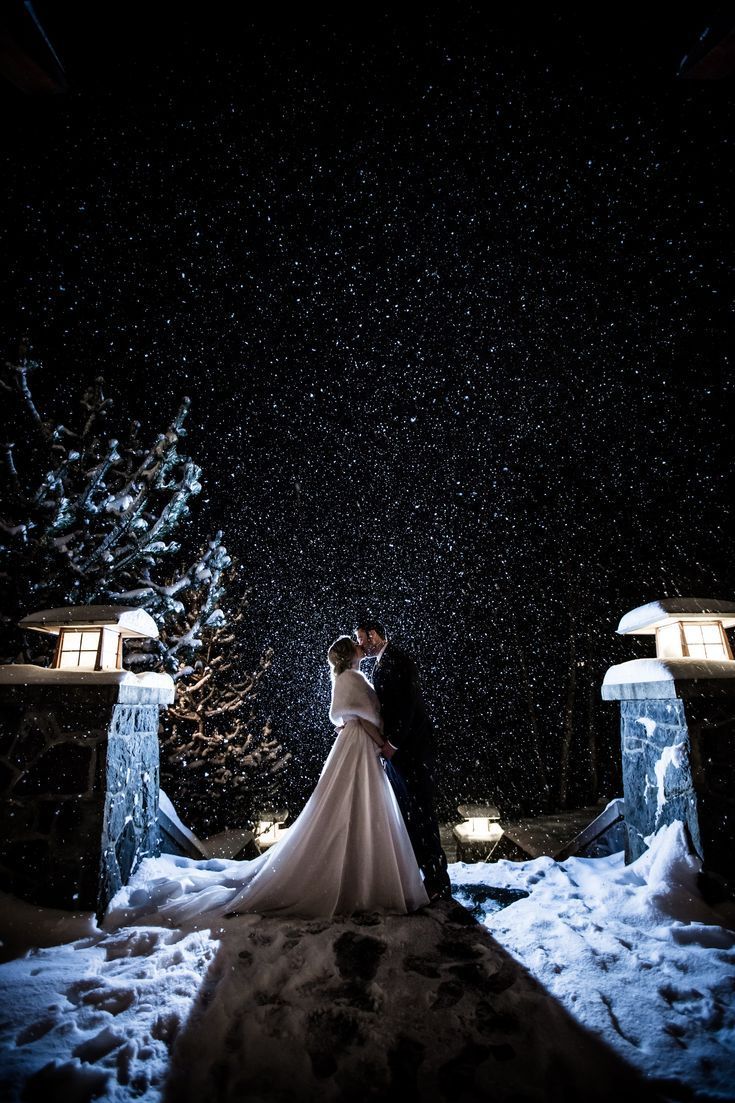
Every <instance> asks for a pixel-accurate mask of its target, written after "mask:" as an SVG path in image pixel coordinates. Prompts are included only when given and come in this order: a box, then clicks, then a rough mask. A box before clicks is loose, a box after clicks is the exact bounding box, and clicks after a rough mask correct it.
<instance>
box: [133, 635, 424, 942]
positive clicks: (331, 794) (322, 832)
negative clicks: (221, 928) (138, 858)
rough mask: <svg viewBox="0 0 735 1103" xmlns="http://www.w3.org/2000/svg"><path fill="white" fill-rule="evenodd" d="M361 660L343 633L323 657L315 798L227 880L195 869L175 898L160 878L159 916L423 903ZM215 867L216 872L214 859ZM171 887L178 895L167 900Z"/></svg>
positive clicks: (310, 912)
mask: <svg viewBox="0 0 735 1103" xmlns="http://www.w3.org/2000/svg"><path fill="white" fill-rule="evenodd" d="M363 657H364V652H363V650H362V648H361V647H360V646H359V644H356V643H354V641H353V640H352V639H351V638H350V637H349V636H340V637H339V639H338V640H336V641H335V642H334V643H333V644H332V646H331V647H330V648H329V651H328V652H327V659H328V661H329V666H330V669H331V675H332V701H331V706H330V709H329V719H330V720H331V722H332V723H333V724H334V725H335V727H336V728H337V738H336V739H335V741H334V744H333V745H332V749H331V751H330V752H329V755H328V756H327V760H326V762H325V763H324V766H323V768H322V772H321V775H320V777H319V780H318V782H317V785H316V788H315V789H314V792H313V793H312V795H311V797H310V798H309V800H308V801H307V803H306V805H305V806H304V809H303V811H302V812H301V814H300V815H299V817H298V818H297V819H296V821H295V822H294V824H293V825H292V826H291V828H290V829H289V830H288V832H287V833H286V835H284V837H283V838H282V839H281V840H280V841H279V842H277V843H276V844H275V845H274V846H272V847H271V848H270V849H269V850H267V851H265V853H263V854H261V855H260V856H259V857H258V858H255V859H254V860H253V861H250V862H237V863H234V862H233V863H227V871H226V872H227V876H226V878H224V879H222V878H221V873H220V874H219V875H217V874H215V876H216V881H218V882H219V883H216V882H215V878H211V874H210V873H209V870H211V864H210V863H196V864H197V867H198V870H199V871H200V872H199V873H198V875H197V874H195V875H194V881H195V882H198V883H197V884H196V889H195V891H194V892H187V893H186V894H185V896H184V897H183V898H182V897H181V895H179V894H181V892H182V887H181V884H180V883H179V884H178V885H176V886H175V887H174V886H173V885H172V884H171V882H170V881H167V879H164V880H165V881H167V884H164V883H161V882H159V883H158V886H157V890H156V893H155V895H156V897H157V899H155V901H154V900H153V899H151V898H150V897H149V898H148V902H149V904H150V903H155V904H156V911H157V914H158V915H159V916H164V917H165V918H166V919H168V920H169V921H173V922H180V921H182V920H189V919H192V918H194V917H198V916H201V915H202V914H203V913H204V912H207V911H210V912H211V911H213V910H216V911H217V912H219V913H220V914H222V912H224V913H225V914H226V915H228V916H230V915H232V914H233V913H235V914H241V913H243V912H257V913H259V914H261V915H298V916H304V917H314V916H325V917H330V916H333V915H351V914H353V913H354V912H359V911H383V912H393V913H398V914H403V915H405V914H406V913H407V912H411V911H415V910H416V909H417V908H420V907H422V906H423V905H424V904H428V902H429V898H428V896H427V893H426V890H425V889H424V885H423V881H422V878H421V873H420V871H419V868H418V865H417V864H416V859H415V857H414V853H413V848H412V846H411V842H410V840H409V837H408V832H407V831H406V827H405V824H404V822H403V818H402V816H401V812H400V810H399V808H398V804H397V803H396V798H395V796H394V794H393V789H392V788H391V785H390V782H389V781H388V778H387V776H386V774H385V772H384V770H383V768H382V766H381V764H380V749H381V747H383V746H384V741H383V736H382V730H383V721H382V718H381V716H380V704H379V702H378V698H377V696H376V694H375V691H374V690H373V688H372V686H371V685H370V683H369V682H368V681H367V679H366V678H365V677H364V675H363V674H361V673H360V670H359V664H360V659H361V658H363ZM192 864H194V863H192ZM213 864H215V863H212V865H213ZM216 865H217V868H218V869H219V870H221V869H222V864H221V863H219V862H218V863H216ZM202 867H203V868H202ZM233 867H234V868H233ZM212 872H215V871H214V870H212ZM192 873H194V871H193V870H192ZM210 878H211V879H210ZM223 880H224V884H223ZM213 882H215V883H213ZM191 887H192V888H193V887H194V885H192V886H191ZM172 889H173V890H174V891H175V892H176V895H177V896H178V898H177V899H172V898H171V895H170V892H171V890H172ZM233 889H234V892H233ZM225 902H226V906H223V905H225ZM131 903H132V900H131Z"/></svg>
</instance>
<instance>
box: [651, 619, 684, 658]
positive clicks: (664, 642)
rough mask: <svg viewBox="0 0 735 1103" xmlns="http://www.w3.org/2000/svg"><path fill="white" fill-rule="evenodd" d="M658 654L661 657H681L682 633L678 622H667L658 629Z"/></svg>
mask: <svg viewBox="0 0 735 1103" xmlns="http://www.w3.org/2000/svg"><path fill="white" fill-rule="evenodd" d="M656 654H657V655H658V657H659V658H660V659H679V658H681V656H682V650H681V633H680V631H679V625H678V624H666V625H664V626H663V628H659V629H657V631H656Z"/></svg>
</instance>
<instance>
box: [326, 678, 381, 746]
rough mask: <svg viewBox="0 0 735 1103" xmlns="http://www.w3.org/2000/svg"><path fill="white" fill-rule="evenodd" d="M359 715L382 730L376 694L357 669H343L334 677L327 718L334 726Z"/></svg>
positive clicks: (339, 725) (338, 725)
mask: <svg viewBox="0 0 735 1103" xmlns="http://www.w3.org/2000/svg"><path fill="white" fill-rule="evenodd" d="M356 717H359V718H360V719H361V720H369V721H370V723H371V724H375V726H376V728H379V729H380V730H381V731H382V730H383V720H382V718H381V715H380V702H379V701H378V695H377V694H376V692H375V690H374V689H373V687H372V686H371V685H370V683H369V682H368V680H367V678H366V677H365V676H364V675H363V674H361V673H360V671H359V670H344V671H343V672H342V673H341V674H338V675H337V677H336V678H335V679H334V683H333V685H332V704H331V706H330V709H329V719H330V720H331V722H332V723H333V724H334V726H335V727H341V726H342V725H343V724H346V723H347V721H348V720H353V719H355V718H356Z"/></svg>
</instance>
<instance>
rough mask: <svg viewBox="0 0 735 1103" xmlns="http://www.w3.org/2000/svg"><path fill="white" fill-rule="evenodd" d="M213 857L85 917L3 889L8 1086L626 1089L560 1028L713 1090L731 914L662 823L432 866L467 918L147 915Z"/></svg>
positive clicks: (727, 1014) (191, 885)
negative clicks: (638, 831)
mask: <svg viewBox="0 0 735 1103" xmlns="http://www.w3.org/2000/svg"><path fill="white" fill-rule="evenodd" d="M232 867H233V863H231V862H230V861H228V860H224V859H213V860H210V861H208V862H192V861H190V860H188V859H185V858H173V857H168V856H164V857H163V858H160V859H152V860H150V861H147V862H145V863H143V865H142V866H141V868H140V869H139V870H138V872H137V873H136V875H135V877H134V878H133V881H132V882H131V884H130V885H129V886H128V887H127V888H126V889H124V890H123V891H122V892H121V893H120V894H118V897H117V898H116V899H115V901H114V902H113V903H114V907H112V908H111V910H110V913H109V914H108V917H107V919H106V921H105V924H104V927H105V929H104V930H101V929H99V928H98V927H97V926H96V925H95V923H94V921H93V919H92V917H91V916H89V915H80V916H69V914H68V913H62V912H53V911H51V910H50V909H37V908H34V907H32V906H31V905H27V904H24V903H21V902H20V901H17V900H14V899H13V898H12V897H8V896H5V897H3V898H2V900H1V901H0V903H1V905H2V917H3V918H2V933H3V942H4V945H5V956H6V958H12V959H11V960H6V961H5V963H4V964H3V965H2V966H0V1047H1V1049H0V1068H1V1069H2V1072H1V1073H0V1086H1V1087H2V1088H3V1089H4V1091H5V1093H6V1094H7V1096H8V1098H10V1099H21V1097H22V1098H26V1099H34V1098H40V1097H41V1096H42V1095H43V1096H47V1095H54V1094H57V1093H59V1094H60V1095H62V1096H63V1097H64V1098H65V1099H68V1100H70V1103H75V1101H80V1103H81V1101H82V1100H91V1099H94V1098H100V1099H110V1100H116V1101H117V1100H132V1099H141V1098H145V1099H147V1100H151V1101H153V1100H156V1099H159V1098H161V1096H162V1093H163V1092H164V1084H165V1082H166V1078H167V1077H169V1082H168V1087H167V1089H166V1093H167V1096H168V1098H171V1099H177V1100H178V1099H179V1098H180V1099H182V1100H183V1099H189V1098H191V1099H192V1100H193V1099H194V1098H197V1099H202V1098H208V1099H213V1100H214V1099H222V1100H225V1099H228V1100H229V1099H233V1100H235V1099H245V1098H248V1099H259V1100H263V1101H266V1100H267V1101H270V1100H276V1099H280V1098H283V1099H286V1098H289V1097H290V1098H293V1099H301V1098H304V1099H306V1098H314V1099H317V1098H318V1099H338V1098H341V1096H342V1095H343V1094H351V1095H352V1096H353V1097H354V1098H366V1097H367V1096H368V1095H369V1093H370V1090H372V1088H374V1089H375V1092H376V1094H377V1093H379V1092H380V1091H385V1090H387V1089H388V1088H392V1090H394V1091H395V1092H396V1093H397V1095H398V1096H401V1095H402V1096H403V1097H405V1098H411V1097H412V1095H411V1093H412V1092H413V1093H414V1095H413V1097H414V1098H416V1094H415V1093H416V1092H418V1093H419V1095H418V1097H419V1098H422V1099H423V1098H427V1099H429V1098H432V1099H433V1098H436V1099H445V1098H456V1099H462V1100H464V1099H467V1100H468V1101H469V1100H470V1099H475V1098H481V1097H483V1096H485V1097H487V1095H488V1092H492V1097H493V1099H495V1100H503V1099H511V1098H516V1099H521V1098H527V1099H529V1100H530V1099H539V1100H543V1099H546V1098H561V1097H562V1096H563V1097H564V1098H566V1099H569V1100H571V1099H580V1100H581V1099H589V1100H596V1099H608V1098H610V1099H613V1098H616V1097H617V1098H619V1095H620V1094H621V1092H626V1093H627V1094H630V1092H631V1091H633V1090H635V1089H634V1087H631V1084H629V1083H628V1082H627V1081H626V1076H627V1072H626V1070H625V1069H624V1068H623V1067H622V1065H620V1064H616V1063H615V1060H614V1058H612V1057H610V1058H609V1059H608V1058H607V1057H606V1055H605V1052H604V1051H603V1050H602V1049H601V1047H597V1048H596V1043H595V1041H594V1039H593V1038H591V1037H590V1036H588V1035H587V1034H586V1033H585V1032H584V1031H581V1030H580V1029H579V1027H578V1025H577V1024H582V1025H583V1026H586V1027H587V1028H589V1030H591V1031H592V1032H593V1033H594V1034H596V1035H598V1036H599V1037H600V1038H601V1039H603V1040H604V1042H606V1043H607V1044H608V1045H609V1046H611V1047H613V1049H614V1050H616V1051H617V1052H618V1053H619V1054H620V1055H621V1056H622V1057H623V1058H624V1059H625V1061H626V1062H628V1064H629V1065H631V1066H635V1067H636V1068H637V1069H639V1070H640V1072H641V1073H642V1074H643V1075H644V1076H645V1077H646V1078H647V1080H648V1081H649V1084H650V1083H651V1082H653V1084H655V1085H656V1086H657V1087H658V1088H659V1089H660V1088H662V1087H663V1089H664V1094H665V1096H666V1097H667V1098H671V1099H685V1098H701V1099H705V1098H706V1099H733V1098H735V1087H734V1086H735V970H734V969H733V965H735V933H734V932H733V929H732V927H733V926H735V915H733V912H732V910H730V911H729V912H728V910H727V909H725V908H723V909H718V911H713V910H711V909H710V908H709V907H707V905H706V904H705V903H704V902H703V901H702V899H701V897H700V896H699V894H698V892H697V887H696V874H697V871H698V866H697V863H696V861H695V860H694V859H693V858H691V857H690V856H689V854H688V851H687V847H686V841H685V837H684V833H683V830H682V828H681V825H680V824H673V825H672V826H670V827H668V828H664V829H662V830H661V831H660V832H659V833H658V835H657V836H656V837H655V839H653V840H652V846H651V849H650V850H649V851H648V852H647V853H646V854H645V855H643V857H642V858H640V859H639V860H638V861H637V862H636V863H635V864H634V865H631V866H628V867H626V866H624V864H623V858H622V855H614V856H612V857H610V858H598V859H569V860H568V861H566V862H563V863H555V862H554V861H552V860H551V859H549V858H540V859H538V860H536V861H531V862H526V863H522V864H516V863H511V862H497V863H486V864H477V865H465V864H456V865H454V866H452V867H451V868H450V872H451V875H452V881H453V884H454V886H455V896H456V898H457V900H459V901H460V902H462V903H464V904H465V906H466V907H467V908H469V909H471V910H472V911H473V914H475V915H476V916H477V917H478V918H479V920H480V924H481V926H480V927H477V926H475V925H473V924H471V923H468V917H467V915H466V913H465V912H464V911H463V910H462V909H459V908H456V907H452V905H443V904H442V905H439V906H438V907H436V906H435V907H434V908H430V909H425V911H424V912H423V913H419V914H417V915H416V916H410V917H407V918H401V917H379V916H375V915H373V916H363V917H353V918H352V919H338V920H335V921H334V922H329V921H326V920H299V919H295V918H289V919H284V918H281V919H275V918H270V919H261V918H259V917H257V916H252V915H246V916H241V917H238V918H235V919H223V918H222V917H221V915H218V913H210V914H209V915H208V916H206V919H207V922H206V923H203V921H202V919H201V918H199V919H198V920H189V921H188V922H187V921H182V920H178V921H177V926H171V921H170V920H169V921H167V920H165V919H164V918H163V916H162V914H161V912H160V911H159V910H158V909H159V908H160V906H161V904H162V903H165V902H168V903H172V902H173V901H174V900H177V901H180V902H181V904H182V905H184V904H191V903H193V902H194V901H195V899H197V898H198V899H201V898H202V897H201V894H202V892H206V893H207V896H208V898H210V899H212V900H217V899H222V898H225V897H226V896H227V883H228V880H229V878H230V877H231V875H232ZM228 871H229V873H228ZM511 892H514V893H515V895H516V896H517V897H519V898H518V899H516V900H515V902H513V903H511V904H509V905H508V906H507V907H504V908H503V909H502V910H500V909H499V901H502V902H505V901H507V899H508V898H509V895H510V893H511ZM521 893H527V894H528V895H527V896H524V897H522V898H520V894H521ZM186 910H187V909H186V908H185V907H184V908H182V912H184V913H185V912H186ZM483 926H484V927H485V928H486V932H485V933H483V930H482V927H483ZM490 935H491V936H492V937H489V936H490ZM494 940H495V941H494ZM498 943H499V946H498V945H497V944H498ZM14 954H15V955H19V956H14V957H12V955H14ZM513 959H515V962H514V961H513ZM516 962H519V963H520V964H521V966H523V967H525V968H521V967H519V966H518V965H516ZM525 970H528V972H529V973H530V974H532V975H533V976H534V977H535V978H537V979H538V980H539V981H540V982H541V984H542V985H543V987H544V989H546V991H547V992H548V993H550V995H547V994H546V993H545V992H544V991H543V989H541V988H539V987H538V985H536V984H535V982H534V981H533V980H532V979H531V978H530V977H528V975H527V974H526V972H525ZM552 997H553V998H552ZM564 1009H566V1011H567V1012H569V1013H570V1016H571V1018H570V1017H569V1016H567V1015H566V1014H565V1010H564ZM575 1020H576V1022H575ZM610 1062H611V1063H610ZM554 1078H555V1079H554ZM585 1083H586V1084H587V1087H586V1088H585V1087H584V1085H585ZM297 1085H298V1088H297V1087H296V1086H297ZM560 1085H561V1086H562V1088H563V1090H562V1091H561V1095H559V1089H560ZM289 1091H290V1096H289ZM547 1092H548V1093H549V1094H548V1095H547ZM361 1093H362V1094H361ZM555 1093H556V1094H555ZM692 1093H693V1094H692Z"/></svg>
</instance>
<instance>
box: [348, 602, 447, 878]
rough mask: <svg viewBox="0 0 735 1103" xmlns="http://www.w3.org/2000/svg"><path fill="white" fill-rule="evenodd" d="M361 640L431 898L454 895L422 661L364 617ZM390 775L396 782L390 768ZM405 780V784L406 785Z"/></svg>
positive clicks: (408, 825) (358, 635) (402, 803)
mask: <svg viewBox="0 0 735 1103" xmlns="http://www.w3.org/2000/svg"><path fill="white" fill-rule="evenodd" d="M355 639H356V640H357V642H358V643H359V644H360V646H361V647H362V648H363V650H364V652H365V655H366V656H368V657H372V656H376V662H375V666H374V667H373V686H374V688H375V692H376V693H377V695H378V700H379V701H380V707H381V710H382V713H383V724H384V729H383V735H384V737H385V739H386V740H387V746H386V748H385V750H384V751H383V755H384V757H385V758H389V759H390V760H391V761H392V765H393V767H394V768H395V771H396V773H397V774H398V775H399V778H398V780H399V784H398V785H396V784H394V785H393V788H394V791H395V794H396V799H397V800H398V803H399V805H400V808H401V812H402V813H403V818H404V820H405V821H406V828H407V830H408V834H409V837H410V839H411V844H412V846H413V849H414V854H415V855H416V861H417V862H418V865H419V867H420V869H421V872H422V873H423V875H424V887H425V888H426V891H427V893H428V895H429V899H430V900H436V899H440V898H443V899H447V900H448V899H450V898H451V895H452V890H451V886H450V884H449V875H448V874H447V859H446V857H445V854H444V851H443V850H442V846H441V840H440V838H439V824H438V823H437V820H436V813H435V812H434V761H435V751H436V744H435V739H434V732H433V730H432V726H431V721H430V720H429V717H428V715H427V712H426V708H425V706H424V702H423V699H422V697H421V689H420V687H419V679H418V671H417V669H416V664H415V663H414V661H413V659H411V658H410V657H409V656H408V655H407V654H406V653H405V651H401V650H400V648H398V647H396V646H395V644H394V643H392V642H390V641H389V640H388V638H387V636H386V634H385V629H384V628H383V626H382V625H381V624H380V623H379V622H378V621H374V620H366V621H362V622H361V623H360V624H358V626H357V628H356V629H355ZM388 776H389V778H391V781H392V782H393V778H392V776H391V772H390V770H389V771H388ZM400 782H403V783H405V789H404V787H403V785H401V784H400Z"/></svg>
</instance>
